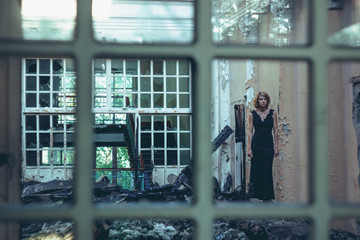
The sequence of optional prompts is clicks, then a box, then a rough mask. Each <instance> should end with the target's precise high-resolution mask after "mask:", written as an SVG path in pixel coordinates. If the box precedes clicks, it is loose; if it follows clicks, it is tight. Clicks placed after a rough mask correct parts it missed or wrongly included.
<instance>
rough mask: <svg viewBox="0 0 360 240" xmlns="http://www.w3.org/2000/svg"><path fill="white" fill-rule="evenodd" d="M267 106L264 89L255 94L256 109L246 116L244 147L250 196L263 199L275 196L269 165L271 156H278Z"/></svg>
mask: <svg viewBox="0 0 360 240" xmlns="http://www.w3.org/2000/svg"><path fill="white" fill-rule="evenodd" d="M269 105H270V96H269V95H268V94H267V93H266V92H259V93H258V94H256V96H255V99H254V106H255V108H256V110H253V111H251V114H250V116H249V134H248V146H247V155H248V157H250V158H251V168H250V185H251V187H252V190H253V197H254V198H258V199H261V200H265V201H268V200H272V199H274V198H275V197H274V188H273V177H272V165H273V159H274V157H277V156H278V155H279V149H278V135H277V114H276V112H275V111H274V110H273V109H269V108H268V107H269ZM254 130H255V132H254ZM272 131H273V133H272Z"/></svg>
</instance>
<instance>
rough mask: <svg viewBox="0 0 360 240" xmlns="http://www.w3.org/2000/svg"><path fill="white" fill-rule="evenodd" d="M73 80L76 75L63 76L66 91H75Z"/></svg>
mask: <svg viewBox="0 0 360 240" xmlns="http://www.w3.org/2000/svg"><path fill="white" fill-rule="evenodd" d="M75 80H76V77H66V78H65V87H66V91H67V92H75Z"/></svg>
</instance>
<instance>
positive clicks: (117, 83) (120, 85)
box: [103, 77, 125, 91]
mask: <svg viewBox="0 0 360 240" xmlns="http://www.w3.org/2000/svg"><path fill="white" fill-rule="evenodd" d="M111 79H112V81H111V91H119V90H123V89H124V84H125V82H124V80H125V79H124V77H112V78H111ZM104 80H105V83H106V78H105V77H104ZM104 80H103V81H104ZM105 87H106V86H105Z"/></svg>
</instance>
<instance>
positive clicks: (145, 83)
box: [140, 77, 151, 92]
mask: <svg viewBox="0 0 360 240" xmlns="http://www.w3.org/2000/svg"><path fill="white" fill-rule="evenodd" d="M150 90H151V84H150V78H149V77H142V78H140V91H142V92H150Z"/></svg>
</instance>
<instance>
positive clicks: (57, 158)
mask: <svg viewBox="0 0 360 240" xmlns="http://www.w3.org/2000/svg"><path fill="white" fill-rule="evenodd" d="M63 154H64V151H62V150H54V151H53V164H54V165H63Z"/></svg>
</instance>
